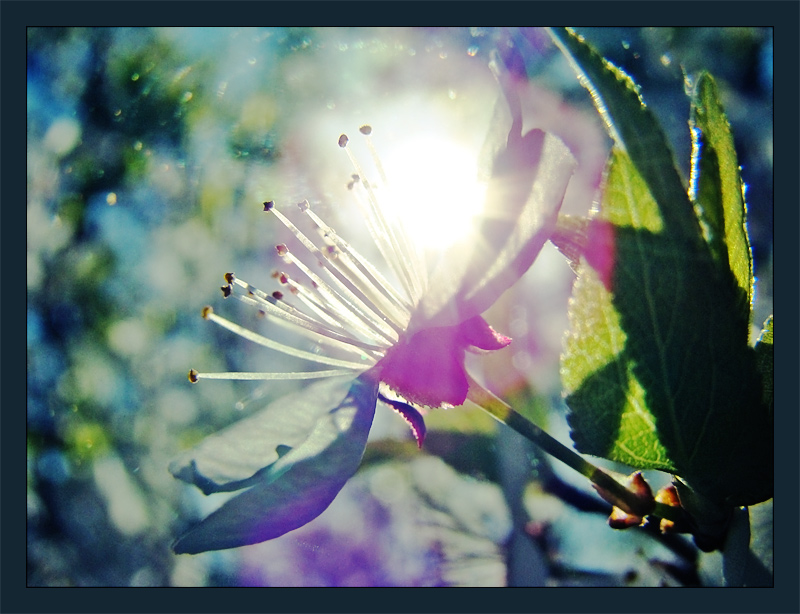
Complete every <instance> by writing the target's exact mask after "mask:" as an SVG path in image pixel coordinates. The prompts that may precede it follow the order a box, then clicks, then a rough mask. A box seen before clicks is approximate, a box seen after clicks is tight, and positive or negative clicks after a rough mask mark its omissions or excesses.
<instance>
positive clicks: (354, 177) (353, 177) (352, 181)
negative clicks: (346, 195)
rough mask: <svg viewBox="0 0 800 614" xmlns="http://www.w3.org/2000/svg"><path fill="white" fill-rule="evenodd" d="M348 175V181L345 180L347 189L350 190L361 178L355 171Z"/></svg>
mask: <svg viewBox="0 0 800 614" xmlns="http://www.w3.org/2000/svg"><path fill="white" fill-rule="evenodd" d="M350 177H351V179H350V181H348V182H347V189H348V190H352V189H353V188H354V187H355V185H356V184H357V183H358V182H359V181H360V180H361V178H360V177H359V176H358V175H356V174H355V173H354V174H352V175H350Z"/></svg>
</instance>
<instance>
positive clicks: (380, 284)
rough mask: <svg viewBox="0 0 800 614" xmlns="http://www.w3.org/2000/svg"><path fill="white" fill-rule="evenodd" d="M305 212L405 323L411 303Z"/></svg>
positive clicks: (324, 226)
mask: <svg viewBox="0 0 800 614" xmlns="http://www.w3.org/2000/svg"><path fill="white" fill-rule="evenodd" d="M305 213H306V215H307V216H308V217H310V218H311V220H312V221H313V222H314V223H315V224H316V225H317V227H318V228H319V230H320V232H322V233H323V234H324V236H325V237H326V238H327V239H330V241H331V242H332V243H333V244H334V245H335V246H336V248H337V249H338V250H339V251H340V252H341V253H342V254H343V255H345V256H347V258H343V259H342V260H343V261H344V262H345V263H346V265H348V266H350V267H351V268H352V271H351V272H354V273H355V274H356V275H357V276H358V277H359V280H360V281H361V282H362V283H363V284H364V285H365V287H367V288H371V289H377V290H379V291H380V293H381V295H382V296H383V297H384V298H386V299H388V300H389V305H390V307H389V308H390V309H391V308H394V309H395V310H397V309H399V310H401V313H402V315H400V318H399V319H398V320H397V321H398V322H400V323H405V322H406V321H407V320H408V317H409V316H410V315H411V305H410V304H409V303H408V302H407V301H406V300H405V299H404V298H403V297H402V296H401V295H400V294H399V293H398V292H397V290H395V288H394V286H393V285H392V284H390V283H389V282H388V281H387V280H386V278H385V277H383V275H381V274H380V272H379V271H378V270H377V269H376V268H375V267H374V266H373V265H372V264H371V263H370V262H369V261H368V260H367V259H366V258H364V257H363V256H362V255H361V254H359V253H358V252H357V251H356V250H355V249H354V248H353V247H351V246H350V244H349V243H347V241H345V240H344V239H342V238H341V237H340V236H339V235H338V234H336V231H335V230H334V229H333V228H331V227H330V226H328V225H327V224H326V223H325V222H324V221H323V220H322V219H321V218H320V217H319V216H318V215H317V214H316V213H314V211H312V210H311V209H307V210H306V211H305ZM394 315H395V316H397V315H398V314H397V313H395V314H394Z"/></svg>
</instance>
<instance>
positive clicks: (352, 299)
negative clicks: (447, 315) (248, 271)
mask: <svg viewBox="0 0 800 614" xmlns="http://www.w3.org/2000/svg"><path fill="white" fill-rule="evenodd" d="M299 206H300V208H301V209H302V210H304V211H306V212H308V201H303V202H302V203H299ZM271 212H272V213H274V214H275V216H276V217H277V218H278V219H279V220H280V221H281V223H282V224H283V225H284V226H286V228H287V229H288V230H289V231H290V232H291V233H292V234H294V236H295V237H297V239H298V240H299V241H300V242H301V243H302V244H303V246H304V247H305V248H306V249H307V250H308V251H309V252H311V254H312V255H314V256H315V257H316V259H317V261H318V262H319V263H320V264H321V265H322V266H323V267H324V268H325V270H326V271H327V272H328V273H329V274H330V275H331V278H332V279H333V281H334V283H335V284H336V286H337V287H338V288H339V289H340V290H341V291H342V294H343V295H344V296H343V297H342V298H345V299H346V302H347V303H348V304H350V305H351V307H354V308H355V311H359V312H362V315H363V316H366V317H367V318H368V320H369V321H370V322H371V323H373V324H377V326H378V328H379V329H381V330H382V331H383V332H389V331H388V329H386V328H385V327H383V326H381V322H383V323H385V324H387V325H388V326H389V327H390V328H391V329H393V330H394V332H395V333H398V334H399V333H400V332H402V327H401V326H399V325H398V324H397V323H396V322H395V321H393V320H392V319H391V318H390V317H388V316H387V315H386V314H385V313H383V312H382V310H381V309H380V307H378V306H377V305H375V304H374V303H373V302H372V300H370V297H369V296H368V295H367V294H365V293H364V292H362V290H361V289H360V288H359V287H357V286H356V285H355V284H353V282H352V281H351V280H350V279H349V278H348V276H347V275H346V273H345V272H343V271H342V270H341V268H340V267H339V266H338V264H337V263H336V262H335V261H334V260H332V259H330V258H326V257H325V255H324V254H323V253H322V252H321V251H320V249H319V248H318V247H317V246H316V245H315V244H314V243H313V242H312V241H311V239H309V238H308V237H307V236H306V235H305V234H303V232H302V231H301V230H300V229H299V228H297V226H295V225H294V223H293V222H292V221H291V220H290V219H289V218H287V217H286V216H285V215H283V213H281V212H280V211H278V210H277V209H271ZM276 249H277V250H278V254H279V255H280V256H281V257H282V258H283V259H284V260H287V261H291V262H293V263H295V264H298V262H299V261H298V260H297V259H296V258H294V256H292V254H291V253H290V252H289V248H288V247H286V245H283V244H281V245H278V246H277V248H276ZM298 266H300V268H301V270H303V272H306V269H307V267H304V265H302V266H301V265H300V264H298ZM306 274H309V273H306ZM317 279H319V278H316V279H314V278H313V277H312V280H314V281H317ZM317 283H319V282H317ZM362 319H363V318H362ZM364 321H367V320H364ZM390 334H391V333H390ZM386 340H387V341H390V342H391V341H392V340H393V339H392V338H386Z"/></svg>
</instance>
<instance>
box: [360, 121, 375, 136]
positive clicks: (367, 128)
mask: <svg viewBox="0 0 800 614" xmlns="http://www.w3.org/2000/svg"><path fill="white" fill-rule="evenodd" d="M358 131H359V132H360V133H361V134H363V135H364V136H369V135H370V134H372V126H370V125H369V124H364V125H363V126H361V128H359V129H358Z"/></svg>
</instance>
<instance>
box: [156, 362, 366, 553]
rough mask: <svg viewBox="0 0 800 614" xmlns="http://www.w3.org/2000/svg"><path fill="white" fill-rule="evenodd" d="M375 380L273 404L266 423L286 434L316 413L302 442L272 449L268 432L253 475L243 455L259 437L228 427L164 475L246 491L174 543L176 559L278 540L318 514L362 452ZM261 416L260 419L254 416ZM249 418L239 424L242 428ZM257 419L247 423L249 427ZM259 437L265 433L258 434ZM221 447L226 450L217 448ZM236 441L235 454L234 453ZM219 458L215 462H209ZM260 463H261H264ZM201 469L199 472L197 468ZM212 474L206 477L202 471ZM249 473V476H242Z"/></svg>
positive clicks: (343, 381)
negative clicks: (265, 452) (305, 416)
mask: <svg viewBox="0 0 800 614" xmlns="http://www.w3.org/2000/svg"><path fill="white" fill-rule="evenodd" d="M377 392H378V382H377V381H376V380H375V379H374V378H372V377H371V376H370V374H369V373H365V374H363V375H361V376H360V377H359V378H357V379H355V380H353V379H352V378H336V379H331V380H325V381H322V382H319V383H317V384H314V385H312V386H309V387H308V388H306V389H305V390H304V391H302V392H300V393H298V394H295V395H291V396H290V397H287V398H285V399H279V400H278V401H275V402H274V403H272V404H271V405H270V406H269V407H268V408H267V410H265V412H264V416H267V417H269V418H271V421H270V424H272V425H274V426H275V428H276V429H277V430H278V431H283V432H284V433H289V432H292V433H295V434H296V433H297V431H295V429H294V427H295V426H296V424H297V423H298V422H300V421H302V422H303V423H305V420H303V419H302V418H299V419H298V418H296V416H298V415H299V416H302V415H303V414H309V415H313V416H316V419H315V420H313V421H312V424H311V425H310V428H309V429H308V430H306V431H305V433H303V435H302V436H300V437H292V439H293V440H295V441H296V440H297V439H298V438H299V439H300V441H299V442H298V443H297V445H294V446H291V448H290V449H287V448H289V447H290V446H289V445H288V444H285V443H281V444H275V443H274V442H275V441H276V440H277V439H283V437H272V438H270V436H269V435H268V434H267V438H266V440H265V441H264V442H263V444H264V447H265V448H267V449H269V450H271V452H270V453H269V454H268V455H267V456H266V458H267V460H268V461H269V460H270V459H274V460H272V462H270V464H269V465H267V466H264V467H262V468H260V469H258V470H257V471H256V472H255V473H251V471H252V470H251V468H247V469H245V470H244V471H242V467H249V465H250V459H249V453H250V452H256V453H257V448H258V440H259V438H258V437H255V438H253V437H250V436H249V435H248V433H247V431H246V430H243V429H235V428H232V429H229V430H227V431H226V432H223V433H220V435H219V436H217V437H216V439H214V440H213V441H212V443H211V444H209V445H206V446H205V447H204V446H203V444H201V446H200V447H199V451H198V450H196V451H195V452H194V456H186V455H185V456H184V457H183V460H181V461H180V462H176V463H173V465H172V466H171V467H170V470H171V471H172V472H173V474H175V475H176V477H179V478H180V479H183V480H186V481H189V482H191V483H194V484H195V485H197V486H199V487H200V488H202V489H203V490H204V491H205V492H209V491H210V485H212V486H213V487H214V488H215V489H216V490H238V489H242V488H247V490H244V492H242V493H241V494H239V495H237V496H235V497H233V498H232V499H230V500H229V501H227V502H226V503H225V504H223V505H222V507H220V508H219V509H218V510H217V511H215V512H214V513H213V514H211V515H210V516H209V517H208V518H206V519H205V520H203V521H202V522H200V523H199V524H198V525H197V526H195V527H193V528H192V529H190V530H189V531H188V532H186V533H185V534H184V535H182V536H181V537H180V538H179V539H178V540H177V541H176V543H175V544H174V545H173V550H174V551H175V552H176V553H177V554H183V553H189V554H196V553H198V552H205V551H208V550H222V549H225V548H237V547H239V546H244V545H247V544H255V543H259V542H262V541H265V540H268V539H273V538H275V537H279V536H281V535H283V534H285V533H287V532H289V531H292V530H294V529H297V528H299V527H301V526H303V525H304V524H306V523H308V522H310V521H311V520H313V519H314V518H316V517H317V516H319V515H320V514H321V513H322V512H323V511H324V510H325V509H326V508H327V507H328V505H330V503H331V502H332V501H333V499H334V498H335V497H336V495H337V494H338V493H339V491H340V490H341V489H342V487H343V486H344V484H345V483H346V482H347V480H348V479H349V478H350V477H351V476H352V475H353V474H354V473H355V472H356V470H357V469H358V466H359V464H360V462H361V457H362V456H363V454H364V449H365V447H366V443H367V436H368V435H369V431H370V427H371V425H372V418H373V416H374V414H375V405H376V403H377ZM259 417H260V418H262V417H261V416H259ZM247 422H248V421H245V424H246V425H247ZM257 423H258V422H252V421H251V422H250V426H252V425H254V424H257ZM262 434H264V433H262ZM223 443H224V445H223ZM237 443H239V444H240V447H239V451H238V454H237V453H236V452H234V449H235V444H237ZM215 454H219V455H220V456H218V457H217V458H210V457H213V456H215ZM211 461H213V462H211ZM262 462H263V461H262ZM199 468H200V469H199ZM209 468H213V469H214V472H213V473H212V474H211V475H205V474H203V473H202V471H203V470H205V471H209ZM247 474H249V477H244V478H243V477H242V476H244V475H247Z"/></svg>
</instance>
